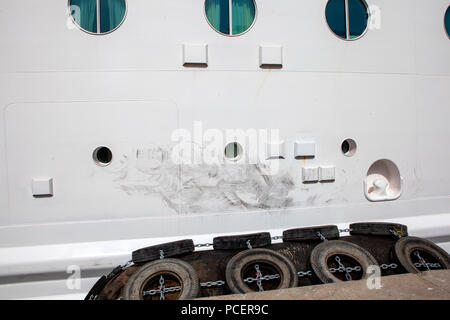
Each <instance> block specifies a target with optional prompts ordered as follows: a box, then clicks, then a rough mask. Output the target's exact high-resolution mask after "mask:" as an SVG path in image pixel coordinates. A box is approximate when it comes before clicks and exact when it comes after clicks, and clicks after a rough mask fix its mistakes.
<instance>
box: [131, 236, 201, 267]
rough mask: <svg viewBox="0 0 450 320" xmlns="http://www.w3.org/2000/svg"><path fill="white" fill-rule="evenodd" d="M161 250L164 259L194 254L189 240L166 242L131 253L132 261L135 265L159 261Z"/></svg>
mask: <svg viewBox="0 0 450 320" xmlns="http://www.w3.org/2000/svg"><path fill="white" fill-rule="evenodd" d="M161 250H162V251H163V256H164V258H170V257H175V256H179V255H183V254H187V253H191V252H194V250H195V246H194V242H193V241H192V240H190V239H188V240H180V241H174V242H168V243H164V244H159V245H156V246H150V247H146V248H142V249H139V250H136V251H133V253H132V260H133V262H134V263H135V264H142V263H146V262H149V261H153V260H157V259H160V257H161Z"/></svg>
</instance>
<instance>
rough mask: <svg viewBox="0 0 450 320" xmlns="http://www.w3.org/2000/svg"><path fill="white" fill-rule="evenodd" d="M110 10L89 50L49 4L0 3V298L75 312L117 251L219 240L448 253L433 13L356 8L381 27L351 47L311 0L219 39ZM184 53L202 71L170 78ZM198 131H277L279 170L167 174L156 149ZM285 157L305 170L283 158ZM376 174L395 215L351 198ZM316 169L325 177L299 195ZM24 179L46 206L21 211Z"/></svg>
mask: <svg viewBox="0 0 450 320" xmlns="http://www.w3.org/2000/svg"><path fill="white" fill-rule="evenodd" d="M128 2H129V3H128V7H127V17H126V21H125V22H124V23H123V25H122V26H120V28H118V29H117V30H116V31H114V32H113V33H111V34H109V35H105V36H93V35H89V34H86V33H84V32H82V31H81V30H79V29H78V28H68V27H67V25H68V24H69V25H70V22H68V14H67V2H66V1H58V0H45V1H44V0H41V1H32V0H15V1H7V0H1V1H0V26H1V28H0V39H1V40H0V48H1V50H0V51H1V52H2V53H1V57H2V59H0V88H1V91H0V106H1V108H2V112H1V113H0V124H1V130H0V155H1V158H0V298H3V299H31V298H83V297H84V296H85V294H86V293H87V291H88V290H89V289H90V287H91V286H92V285H93V284H94V282H95V281H96V279H97V278H98V277H99V276H100V275H101V274H104V273H107V272H108V271H109V270H111V269H112V268H114V267H115V266H116V265H118V264H123V263H124V262H126V261H128V260H129V259H130V256H131V251H132V250H135V249H137V248H140V247H144V246H147V245H151V244H157V243H161V242H167V241H170V240H175V239H185V238H192V239H194V242H195V243H203V242H210V241H211V240H212V237H214V236H216V235H222V234H236V233H242V232H253V231H271V233H272V235H280V234H281V232H282V230H284V229H287V228H292V227H301V226H313V225H324V224H336V225H338V226H339V227H341V228H347V227H348V225H349V224H350V223H353V222H360V221H387V222H389V221H392V222H396V223H402V224H405V225H408V229H409V233H410V234H411V235H415V236H419V237H424V238H428V239H431V240H433V241H434V242H436V243H437V244H438V245H440V246H441V247H443V248H444V249H445V250H447V251H448V252H449V251H450V170H449V163H450V149H449V148H448V145H449V143H448V140H449V138H450V126H449V125H448V119H449V116H450V111H449V110H450V108H449V107H450V90H449V88H450V60H449V57H450V40H449V39H448V37H447V35H446V34H445V31H444V30H443V25H442V19H443V15H444V13H445V10H446V8H447V7H448V5H449V3H448V0H433V1H432V2H430V1H419V0H415V1H411V0H396V1H392V0H389V1H388V0H372V1H370V4H373V5H378V6H379V7H380V8H381V19H382V20H381V22H382V24H381V27H380V28H378V29H374V30H368V32H367V33H366V34H365V35H364V37H363V38H361V39H359V40H357V41H352V42H350V41H343V40H340V39H338V38H337V37H335V36H334V35H333V34H332V33H331V32H330V30H329V29H328V27H327V24H326V21H325V19H324V7H325V4H326V1H325V0H321V1H317V0H309V1H294V0H284V1H269V0H258V1H257V5H258V17H257V21H256V22H255V24H254V26H253V27H252V29H251V30H250V31H249V32H247V33H246V34H245V35H243V36H240V37H234V38H231V37H224V36H222V35H220V34H218V33H216V32H214V31H213V30H212V29H211V27H210V26H209V25H208V23H207V22H206V20H205V17H204V11H203V0H191V1H164V0H155V1H147V0H133V1H128ZM405 13H406V14H405ZM186 44H202V45H204V44H206V45H207V48H208V65H207V67H206V68H205V67H202V68H196V67H194V68H191V67H186V66H183V45H186ZM265 45H270V46H272V45H275V46H281V47H282V48H283V49H282V52H283V62H282V68H280V69H264V68H260V65H259V61H260V60H259V59H260V47H261V46H265ZM199 122H201V127H202V128H201V135H200V136H202V137H203V134H204V133H205V132H207V131H208V130H211V129H214V130H218V131H219V132H222V133H225V132H226V130H227V129H232V130H236V129H243V130H248V129H255V130H256V131H258V130H271V129H278V130H279V133H280V140H283V141H284V143H285V146H286V149H285V150H286V151H285V155H284V159H280V160H279V161H278V163H279V171H278V172H277V173H276V174H274V175H272V176H271V177H270V178H269V179H265V178H264V177H265V176H264V175H263V174H261V173H260V171H259V169H258V164H248V163H245V162H237V163H228V162H224V163H221V164H219V165H215V164H214V165H213V164H203V163H200V164H193V165H187V164H186V165H177V164H174V163H173V162H172V159H171V158H170V155H171V150H172V147H173V145H174V141H173V133H174V132H176V130H179V129H185V130H187V131H188V132H191V133H192V139H194V138H195V135H196V133H198V132H200V131H198V130H199V126H198V124H199ZM196 130H197V131H196ZM258 132H259V131H258ZM347 138H352V139H354V140H355V141H356V143H357V146H358V147H357V150H356V153H355V154H354V155H353V156H352V157H346V156H344V155H343V154H342V151H341V143H342V141H344V140H345V139H347ZM305 139H306V140H305ZM296 141H308V142H311V141H313V143H314V146H315V151H314V156H312V157H296V156H295V150H294V144H295V142H296ZM99 146H108V147H109V148H110V149H111V151H112V153H113V160H112V162H111V164H109V165H108V166H99V165H97V164H96V163H95V162H94V161H93V159H92V152H93V151H94V150H95V149H96V148H97V147H99ZM381 159H389V160H390V161H392V162H393V163H395V165H396V166H397V168H398V170H399V173H400V175H401V178H402V181H403V184H402V186H401V194H399V197H398V199H397V197H395V198H396V199H393V200H392V201H370V200H371V199H369V198H368V197H367V194H366V193H365V185H364V181H365V179H366V175H367V172H368V170H369V168H370V166H371V165H372V164H373V163H374V162H375V161H377V160H381ZM319 167H333V168H334V169H335V176H334V179H333V180H331V181H327V182H316V183H304V179H305V176H304V173H303V171H302V168H306V169H307V168H313V169H314V168H319ZM42 179H44V180H45V179H47V180H49V179H52V180H51V181H52V183H53V185H52V189H53V190H52V192H53V194H52V196H49V197H35V196H33V189H32V184H33V180H36V181H37V180H39V181H41V180H42ZM372 200H373V199H372ZM71 266H79V267H80V268H81V287H75V288H71V287H70V285H69V286H68V279H69V281H70V276H72V273H71V272H72V271H71V270H73V268H72V267H71ZM68 272H69V273H68Z"/></svg>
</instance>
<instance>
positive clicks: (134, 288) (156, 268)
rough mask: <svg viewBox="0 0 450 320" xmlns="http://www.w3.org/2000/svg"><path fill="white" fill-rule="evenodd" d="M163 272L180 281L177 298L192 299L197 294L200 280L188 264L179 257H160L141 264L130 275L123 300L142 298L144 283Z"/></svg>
mask: <svg viewBox="0 0 450 320" xmlns="http://www.w3.org/2000/svg"><path fill="white" fill-rule="evenodd" d="M164 274H170V275H171V276H174V277H175V278H177V279H178V281H179V282H180V286H181V292H180V295H179V296H178V300H188V299H194V298H196V297H197V296H198V293H199V288H200V281H199V278H198V275H197V272H196V271H195V270H194V268H192V266H191V265H190V264H188V263H187V262H184V261H183V260H179V259H160V260H157V261H152V262H149V263H147V264H145V265H143V266H142V267H141V268H140V269H139V270H138V271H137V272H136V273H134V274H133V275H132V276H131V277H130V279H129V280H128V282H127V284H126V285H125V288H124V291H123V298H124V300H143V294H142V292H143V290H144V286H145V284H146V283H147V282H148V281H150V280H151V279H153V278H155V277H158V276H160V275H164Z"/></svg>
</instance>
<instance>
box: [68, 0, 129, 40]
mask: <svg viewBox="0 0 450 320" xmlns="http://www.w3.org/2000/svg"><path fill="white" fill-rule="evenodd" d="M69 9H70V15H71V16H72V19H73V21H74V23H75V24H76V25H77V26H78V27H79V28H80V29H81V30H83V31H85V32H87V33H90V34H107V33H110V32H113V31H114V30H116V29H117V28H119V27H120V25H121V24H122V23H123V21H124V20H125V16H126V11H127V3H126V0H69Z"/></svg>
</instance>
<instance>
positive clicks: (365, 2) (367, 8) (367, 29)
mask: <svg viewBox="0 0 450 320" xmlns="http://www.w3.org/2000/svg"><path fill="white" fill-rule="evenodd" d="M330 1H331V0H327V3H326V4H325V9H324V18H325V24H326V25H327V27H328V30H330V32H331V33H332V34H333V35H334V36H335V37H336V38H338V39H339V40H344V41H350V42H351V41H356V40H359V39H361V38H362V37H364V36H365V35H366V33H367V32H368V31H369V21H370V19H371V17H372V15H371V14H370V10H369V4H368V3H367V1H366V0H359V1H361V2H362V3H363V4H364V6H365V7H366V12H367V26H366V28H365V29H364V32H363V33H361V35H359V36H358V37H356V38H353V39H347V38H341V37H340V36H338V35H337V34H336V33H335V32H334V31H333V29H331V27H330V25H329V23H328V20H327V6H328V3H329V2H330Z"/></svg>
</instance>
